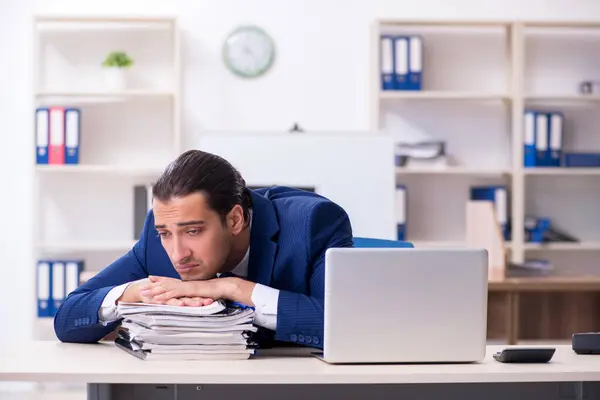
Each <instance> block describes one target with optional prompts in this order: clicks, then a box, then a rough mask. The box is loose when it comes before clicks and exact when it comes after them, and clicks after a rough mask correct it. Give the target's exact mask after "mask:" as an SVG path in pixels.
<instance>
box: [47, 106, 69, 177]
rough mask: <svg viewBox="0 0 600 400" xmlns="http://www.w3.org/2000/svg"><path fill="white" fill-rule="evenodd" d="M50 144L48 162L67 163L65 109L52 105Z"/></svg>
mask: <svg viewBox="0 0 600 400" xmlns="http://www.w3.org/2000/svg"><path fill="white" fill-rule="evenodd" d="M49 110H50V135H49V136H50V146H49V149H48V150H49V155H48V164H54V165H56V164H64V163H65V109H64V107H50V108H49Z"/></svg>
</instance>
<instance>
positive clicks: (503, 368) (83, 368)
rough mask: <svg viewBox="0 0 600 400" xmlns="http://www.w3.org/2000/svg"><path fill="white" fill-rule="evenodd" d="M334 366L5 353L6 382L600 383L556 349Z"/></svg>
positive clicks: (275, 358)
mask: <svg viewBox="0 0 600 400" xmlns="http://www.w3.org/2000/svg"><path fill="white" fill-rule="evenodd" d="M503 347H506V346H488V349H487V356H486V358H485V360H484V361H482V362H481V363H477V364H446V365H439V364H436V365H329V364H327V363H325V362H323V361H321V360H319V359H317V358H315V357H312V356H311V355H310V351H311V350H310V349H280V350H268V351H267V350H265V351H263V352H262V353H261V355H260V356H257V357H256V358H254V359H250V360H244V361H168V362H167V361H162V362H161V361H142V360H139V359H137V358H135V357H133V356H131V355H129V354H127V353H125V352H124V351H122V350H120V349H118V348H116V347H115V346H114V344H112V343H100V344H67V343H59V342H32V343H30V344H15V345H12V346H9V347H6V346H3V347H2V348H0V381H1V380H7V381H62V382H85V383H163V384H175V383H194V384H223V383H246V384H250V383H267V384H294V383H298V384H314V383H447V382H534V381H538V382H542V381H553V382H560V381H562V382H565V381H600V356H579V355H577V354H575V353H573V351H572V350H571V348H570V346H564V345H563V346H556V348H557V350H556V354H555V355H554V358H553V360H552V362H551V363H548V364H530V365H527V364H502V363H499V362H497V361H495V360H493V358H492V354H493V353H494V352H495V351H498V350H499V349H501V348H503Z"/></svg>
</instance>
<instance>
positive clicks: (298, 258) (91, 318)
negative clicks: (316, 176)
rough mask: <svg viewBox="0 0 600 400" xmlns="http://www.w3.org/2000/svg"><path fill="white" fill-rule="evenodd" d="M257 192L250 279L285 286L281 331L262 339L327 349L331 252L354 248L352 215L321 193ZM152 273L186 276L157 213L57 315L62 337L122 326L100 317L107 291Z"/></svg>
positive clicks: (82, 337)
mask: <svg viewBox="0 0 600 400" xmlns="http://www.w3.org/2000/svg"><path fill="white" fill-rule="evenodd" d="M251 196H252V202H253V206H252V207H253V218H252V230H251V234H250V259H249V265H248V278H247V279H249V280H251V281H253V282H257V283H261V284H264V285H267V286H271V287H273V288H276V289H279V290H280V295H279V301H278V309H277V329H276V331H275V332H267V331H266V330H261V332H262V334H263V336H264V337H265V338H266V339H265V340H266V342H263V343H262V344H263V345H264V344H265V343H268V341H269V340H271V339H275V340H277V341H283V342H293V343H297V344H301V345H306V346H311V347H316V348H322V347H323V305H324V304H323V301H324V281H325V276H324V273H325V265H324V263H325V250H326V249H328V248H330V247H352V245H353V241H352V228H351V226H350V221H349V218H348V215H347V214H346V212H345V211H344V210H343V209H342V208H341V207H339V206H338V205H336V204H335V203H333V202H331V201H329V200H327V199H326V198H324V197H322V196H319V195H317V194H314V193H311V192H306V191H300V190H296V189H291V188H287V187H274V188H270V189H260V190H256V191H251ZM148 275H159V276H168V277H173V278H178V279H179V278H180V276H179V274H178V273H177V272H176V271H175V269H174V268H173V264H172V263H171V261H170V260H169V258H168V256H167V253H166V252H165V250H164V248H163V247H162V244H161V242H160V237H159V236H158V232H157V231H156V229H155V228H154V217H153V214H152V212H149V213H148V216H147V218H146V221H145V224H144V229H143V232H142V234H141V237H140V239H139V241H138V242H137V243H136V244H135V245H134V246H133V248H132V249H131V250H130V251H129V252H128V253H127V254H125V255H124V256H122V257H120V258H119V259H117V260H116V261H114V262H113V263H112V264H110V265H109V266H108V267H106V268H105V269H103V270H102V271H100V272H99V273H98V274H97V275H96V276H94V277H93V278H91V279H90V280H89V281H87V282H86V283H85V284H83V285H81V286H80V287H79V288H77V289H76V290H75V291H73V292H72V293H70V294H69V296H68V297H67V298H66V299H65V301H64V302H63V304H62V306H61V307H60V308H59V310H58V311H57V314H56V317H55V319H54V329H55V332H56V335H57V337H58V339H59V340H61V341H63V342H80V343H92V342H96V341H98V340H100V339H102V338H103V337H104V336H106V335H107V334H108V333H110V332H111V331H113V330H114V329H115V328H116V326H117V324H118V323H119V321H116V322H114V323H111V324H109V325H107V326H104V325H103V324H101V323H100V322H99V317H98V311H99V309H100V306H101V304H102V301H103V299H104V297H105V296H106V294H107V293H108V292H109V291H110V290H111V289H112V288H114V287H115V286H118V285H121V284H123V283H126V282H131V281H134V280H137V279H142V278H145V277H147V276H148ZM259 341H260V339H259Z"/></svg>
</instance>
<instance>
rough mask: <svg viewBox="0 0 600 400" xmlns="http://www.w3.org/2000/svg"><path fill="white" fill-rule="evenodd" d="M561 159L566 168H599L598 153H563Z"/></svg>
mask: <svg viewBox="0 0 600 400" xmlns="http://www.w3.org/2000/svg"><path fill="white" fill-rule="evenodd" d="M562 158H563V160H562V162H563V165H564V166H565V167H566V168H599V167H600V153H581V152H565V153H563V157H562Z"/></svg>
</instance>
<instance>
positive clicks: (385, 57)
mask: <svg viewBox="0 0 600 400" xmlns="http://www.w3.org/2000/svg"><path fill="white" fill-rule="evenodd" d="M379 41H380V63H381V66H380V68H381V71H380V74H381V90H393V89H394V85H395V82H394V80H395V74H394V38H393V36H389V35H382V36H381V37H380V38H379Z"/></svg>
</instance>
